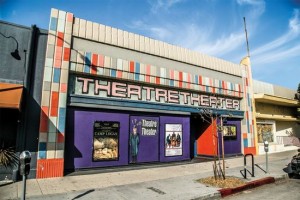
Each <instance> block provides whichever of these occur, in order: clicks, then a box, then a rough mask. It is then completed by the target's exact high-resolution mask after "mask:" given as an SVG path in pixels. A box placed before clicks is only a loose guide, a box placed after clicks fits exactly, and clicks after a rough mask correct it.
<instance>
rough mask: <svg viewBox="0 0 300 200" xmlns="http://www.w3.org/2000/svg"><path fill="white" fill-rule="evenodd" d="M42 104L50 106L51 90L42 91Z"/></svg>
mask: <svg viewBox="0 0 300 200" xmlns="http://www.w3.org/2000/svg"><path fill="white" fill-rule="evenodd" d="M41 104H42V106H50V91H43V92H42V102H41Z"/></svg>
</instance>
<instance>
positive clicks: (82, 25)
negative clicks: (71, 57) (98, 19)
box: [79, 19, 86, 38]
mask: <svg viewBox="0 0 300 200" xmlns="http://www.w3.org/2000/svg"><path fill="white" fill-rule="evenodd" d="M85 31H86V21H85V20H83V19H79V37H82V38H85Z"/></svg>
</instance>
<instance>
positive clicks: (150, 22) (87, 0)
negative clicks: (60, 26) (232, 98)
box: [0, 0, 300, 90]
mask: <svg viewBox="0 0 300 200" xmlns="http://www.w3.org/2000/svg"><path fill="white" fill-rule="evenodd" d="M51 8H57V9H59V10H64V11H68V12H71V13H73V14H74V16H75V17H78V18H82V19H86V20H89V21H93V22H97V23H101V24H105V25H108V26H112V27H115V28H118V29H122V30H126V31H129V32H133V33H136V34H140V35H144V36H147V37H150V38H153V39H157V40H161V41H164V42H167V43H170V44H173V45H177V46H181V47H185V48H188V49H191V50H194V51H198V52H202V53H204V54H207V55H210V56H214V57H218V58H221V59H224V60H227V61H230V62H233V63H236V64H239V63H240V61H241V59H242V58H243V57H245V56H246V55H247V47H246V37H245V29H244V21H243V17H245V19H246V25H247V32H248V41H249V49H250V59H251V66H252V76H253V78H254V79H256V80H259V81H263V82H268V83H272V84H275V85H280V86H283V87H287V88H290V89H294V90H296V89H297V87H298V84H299V83H300V0H0V20H3V21H8V22H12V23H16V24H21V25H25V26H31V25H33V24H36V25H37V26H38V27H40V28H43V29H48V25H49V18H50V17H49V16H50V10H51Z"/></svg>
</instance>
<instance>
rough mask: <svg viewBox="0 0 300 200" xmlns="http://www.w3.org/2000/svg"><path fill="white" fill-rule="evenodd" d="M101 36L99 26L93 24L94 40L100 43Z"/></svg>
mask: <svg viewBox="0 0 300 200" xmlns="http://www.w3.org/2000/svg"><path fill="white" fill-rule="evenodd" d="M98 36H99V24H97V23H93V40H95V41H98Z"/></svg>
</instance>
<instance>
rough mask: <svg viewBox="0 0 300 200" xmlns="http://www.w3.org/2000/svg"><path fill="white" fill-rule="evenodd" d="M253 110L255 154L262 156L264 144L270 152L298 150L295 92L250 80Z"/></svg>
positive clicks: (298, 120) (299, 131)
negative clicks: (253, 100) (253, 101)
mask: <svg viewBox="0 0 300 200" xmlns="http://www.w3.org/2000/svg"><path fill="white" fill-rule="evenodd" d="M253 90H254V99H255V107H256V126H257V142H258V153H259V154H262V153H264V147H263V142H264V141H265V140H266V141H268V142H269V143H270V147H269V149H270V152H280V151H285V150H290V149H296V148H298V147H300V141H299V138H300V119H299V118H297V108H299V107H300V105H299V100H296V99H295V94H296V91H294V90H290V89H287V88H284V87H281V86H277V85H272V84H269V83H265V82H260V81H256V80H255V81H253Z"/></svg>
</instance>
